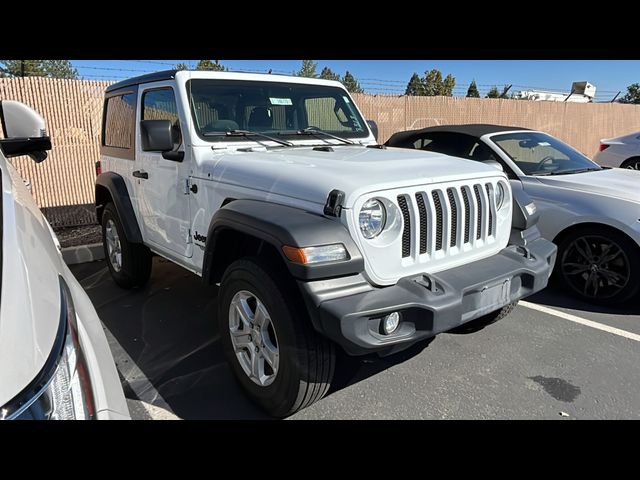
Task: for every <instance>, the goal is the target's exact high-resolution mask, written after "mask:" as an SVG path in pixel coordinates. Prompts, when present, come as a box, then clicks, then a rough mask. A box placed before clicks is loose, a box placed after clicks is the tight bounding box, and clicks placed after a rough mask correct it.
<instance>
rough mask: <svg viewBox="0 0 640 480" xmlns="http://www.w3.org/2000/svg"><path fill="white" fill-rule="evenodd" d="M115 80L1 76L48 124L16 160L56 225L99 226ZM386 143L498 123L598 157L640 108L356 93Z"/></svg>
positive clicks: (6, 89) (639, 123)
mask: <svg viewBox="0 0 640 480" xmlns="http://www.w3.org/2000/svg"><path fill="white" fill-rule="evenodd" d="M111 83H112V82H107V81H94V80H62V79H48V78H38V77H25V78H0V99H10V100H19V101H21V102H24V103H26V104H27V105H30V106H31V107H33V108H34V109H35V110H37V111H38V112H40V113H41V114H42V115H43V116H44V118H45V120H46V121H47V128H48V131H49V134H50V135H51V140H52V144H53V150H52V151H51V152H50V153H49V157H48V158H47V160H45V161H44V162H43V163H40V164H36V163H35V162H33V161H32V160H31V159H30V158H28V157H19V158H15V159H13V160H12V161H13V164H14V165H15V166H16V168H17V169H18V171H19V172H20V173H21V174H22V176H23V177H24V178H26V179H27V180H28V181H29V182H30V183H31V188H32V193H33V195H34V197H35V199H36V201H37V202H38V205H39V206H40V207H41V208H42V209H43V211H44V212H45V215H46V216H47V218H48V219H49V221H50V222H51V223H52V224H53V225H54V226H60V227H62V226H75V225H83V224H88V223H93V222H95V216H94V212H93V201H94V186H93V185H94V179H95V169H94V165H95V162H96V160H98V159H99V155H100V152H99V145H100V127H101V122H102V101H103V93H104V90H105V88H106V87H107V86H108V85H110V84H111ZM353 97H354V100H355V101H356V102H357V104H358V105H359V107H360V109H361V111H362V113H363V114H364V116H365V117H366V118H367V119H372V120H375V121H376V122H377V123H378V127H379V133H380V135H379V141H380V142H385V141H386V140H387V139H388V138H389V137H390V136H391V135H392V134H393V133H395V132H397V131H401V130H407V129H416V128H424V127H428V126H432V125H447V124H457V123H497V124H501V125H513V126H519V127H528V128H534V129H538V130H544V131H546V132H549V133H551V134H552V135H554V136H556V137H558V138H560V139H562V140H564V141H565V142H567V143H569V144H570V145H572V146H573V147H575V148H577V149H578V150H580V151H582V152H583V153H585V154H587V155H589V156H592V155H593V154H594V153H595V151H596V150H597V148H598V143H599V140H600V139H601V138H608V137H614V136H618V135H622V134H625V133H629V132H632V131H640V105H622V104H616V103H590V104H589V103H587V104H583V103H570V102H535V101H526V100H500V99H484V98H463V97H407V96H394V95H368V94H354V95H353Z"/></svg>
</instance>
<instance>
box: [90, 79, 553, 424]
mask: <svg viewBox="0 0 640 480" xmlns="http://www.w3.org/2000/svg"><path fill="white" fill-rule="evenodd" d="M372 129H373V130H375V125H374V124H373V123H372V122H371V123H367V122H365V120H364V119H363V118H362V115H361V114H360V112H359V110H358V108H357V107H356V105H355V104H354V102H353V100H352V99H351V97H350V96H349V93H348V92H347V91H346V90H345V89H344V87H343V86H342V85H341V84H340V83H338V82H334V81H326V80H316V79H309V78H299V77H286V76H276V75H253V74H240V73H228V72H194V71H178V72H175V71H168V72H159V73H154V74H150V75H144V76H141V77H137V78H133V79H130V80H125V81H123V82H120V83H116V84H114V85H111V86H110V87H109V88H108V89H107V91H106V95H105V103H104V116H103V130H102V146H101V165H100V166H101V170H102V173H101V174H100V175H99V176H98V178H97V180H96V208H97V215H98V219H99V221H100V222H101V224H102V232H103V239H104V248H105V254H106V258H107V264H108V266H109V270H110V271H111V275H112V276H113V279H114V280H115V282H116V283H117V284H118V285H120V286H122V287H124V288H130V287H136V286H142V285H144V284H145V282H147V280H148V279H149V276H150V273H151V257H152V255H153V254H154V253H155V254H158V255H161V256H163V257H165V258H168V259H170V260H172V261H173V262H175V263H177V264H179V265H181V266H183V267H184V268H186V269H188V270H190V271H192V272H194V273H196V274H197V275H200V276H202V279H203V281H204V282H206V283H207V284H219V285H220V289H219V296H218V321H219V328H220V335H221V339H222V342H223V347H224V350H225V352H226V356H227V359H228V361H229V363H230V365H231V368H232V370H233V372H234V374H235V375H236V377H237V379H238V381H239V382H240V384H241V385H242V386H243V387H244V389H245V390H246V391H247V392H248V394H249V395H250V396H251V398H252V399H253V400H254V401H256V402H257V403H259V404H260V405H261V406H262V407H263V408H265V409H266V410H267V411H268V412H269V413H271V414H272V415H274V416H286V415H289V414H291V413H293V412H295V411H297V410H299V409H301V408H304V407H306V406H308V405H310V404H312V403H313V402H315V401H316V400H318V399H320V398H322V396H323V395H324V394H325V393H326V392H327V390H328V388H329V386H330V383H331V380H332V377H333V374H334V365H335V348H336V345H339V346H340V347H341V348H343V349H344V350H345V351H346V352H347V353H348V354H351V355H362V354H366V353H373V352H375V353H377V354H379V355H388V354H391V353H395V352H398V351H400V350H402V349H405V348H407V347H409V346H410V345H412V344H414V343H416V342H418V341H420V340H423V339H426V338H429V337H432V336H434V335H436V334H437V333H439V332H443V331H446V330H450V329H453V328H456V327H461V326H462V325H463V324H467V325H468V322H470V321H471V320H475V322H473V323H471V324H472V325H473V324H476V325H477V324H478V322H480V323H482V324H486V323H488V322H491V321H495V320H496V319H498V318H501V317H502V316H504V315H505V314H506V313H508V312H509V311H510V310H511V309H512V308H513V305H514V303H515V302H516V301H517V300H518V299H520V298H522V297H524V296H527V295H530V294H532V293H534V292H537V291H538V290H541V289H542V288H544V287H545V286H546V284H547V280H548V278H549V275H550V273H551V270H552V267H553V263H554V261H555V254H556V248H555V246H554V245H553V244H552V243H551V242H549V241H547V240H545V239H542V238H540V235H539V233H538V229H537V227H536V225H535V224H536V221H537V216H536V213H535V205H534V204H533V203H531V201H530V200H529V199H528V197H526V194H524V192H522V191H515V190H514V191H512V190H511V187H510V186H509V181H508V180H507V177H506V175H505V174H504V173H503V172H501V171H499V170H498V169H496V168H495V166H493V165H483V164H481V163H476V162H473V161H468V160H462V159H460V160H459V161H452V159H451V158H450V157H447V156H444V155H441V154H433V153H428V152H421V151H411V150H401V149H393V148H385V147H383V146H381V145H378V144H377V143H376V139H375V135H374V133H373V131H372ZM212 320H213V319H212Z"/></svg>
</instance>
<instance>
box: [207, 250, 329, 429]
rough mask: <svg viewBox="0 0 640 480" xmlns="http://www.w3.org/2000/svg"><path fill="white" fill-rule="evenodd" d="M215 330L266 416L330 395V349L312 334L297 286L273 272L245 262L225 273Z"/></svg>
mask: <svg viewBox="0 0 640 480" xmlns="http://www.w3.org/2000/svg"><path fill="white" fill-rule="evenodd" d="M218 325H219V329H220V336H221V340H222V346H223V349H224V352H225V356H226V358H227V361H228V362H229V365H230V366H231V370H232V371H233V373H234V375H235V377H236V379H237V380H238V382H239V383H240V385H241V386H242V388H243V389H244V390H245V392H246V393H247V394H248V395H249V397H250V398H251V399H252V400H253V401H254V402H255V403H257V404H258V405H260V406H261V407H262V408H263V409H264V410H266V411H267V412H268V413H269V414H271V415H273V416H275V417H285V416H287V415H291V414H293V413H295V412H296V411H298V410H301V409H303V408H305V407H307V406H309V405H311V404H312V403H314V402H316V401H317V400H319V399H321V398H322V397H323V396H324V395H325V394H326V393H327V391H328V390H329V387H330V384H331V380H332V378H333V372H334V368H335V351H334V345H333V344H332V343H331V342H330V341H328V340H327V339H326V338H324V337H322V336H320V335H319V334H318V333H317V332H316V331H315V330H314V329H313V327H312V325H311V320H310V319H309V317H308V313H307V311H306V308H305V307H304V305H303V304H302V302H301V299H300V297H299V292H298V290H297V288H296V285H295V283H293V282H292V281H291V279H290V278H289V277H288V275H287V273H286V272H284V271H280V270H279V269H278V268H277V267H276V266H274V265H268V264H266V263H265V262H264V261H263V260H261V259H258V258H247V259H241V260H237V261H235V262H233V263H232V264H231V265H230V266H229V267H228V268H227V269H226V271H225V273H224V275H223V277H222V281H221V282H220V295H219V303H218Z"/></svg>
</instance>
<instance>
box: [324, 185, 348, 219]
mask: <svg viewBox="0 0 640 480" xmlns="http://www.w3.org/2000/svg"><path fill="white" fill-rule="evenodd" d="M344 196H345V195H344V192H343V191H342V190H331V191H330V192H329V196H328V197H327V203H326V204H325V205H324V214H325V215H328V216H331V217H339V216H340V213H341V212H342V202H344Z"/></svg>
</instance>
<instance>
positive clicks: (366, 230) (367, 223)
mask: <svg viewBox="0 0 640 480" xmlns="http://www.w3.org/2000/svg"><path fill="white" fill-rule="evenodd" d="M359 221H360V230H361V231H362V235H363V236H364V238H369V239H370V238H374V237H376V236H378V235H380V232H382V230H384V225H385V223H386V222H387V212H386V210H385V209H384V205H383V204H382V202H381V201H380V200H376V199H375V198H372V199H370V200H367V201H366V202H365V204H364V205H363V206H362V208H361V209H360V215H359Z"/></svg>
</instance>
